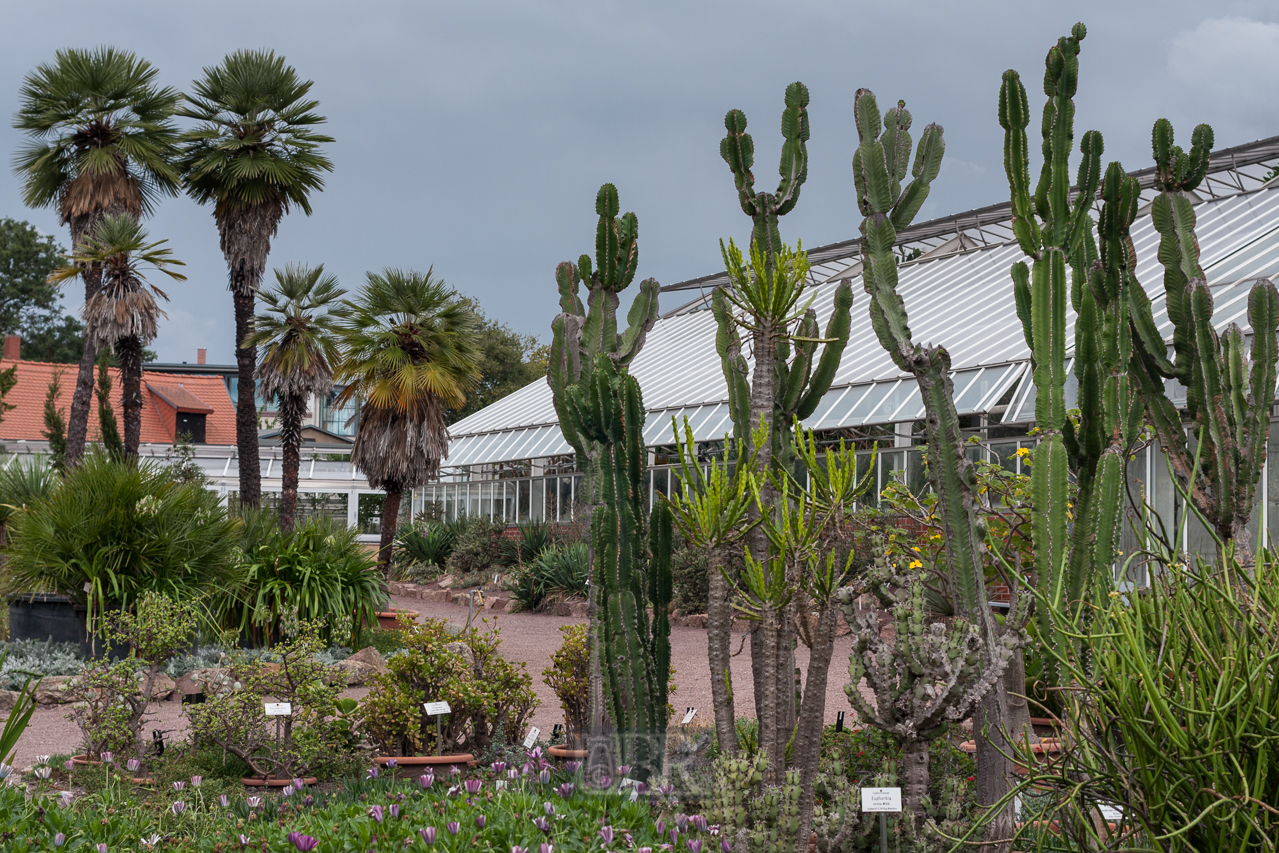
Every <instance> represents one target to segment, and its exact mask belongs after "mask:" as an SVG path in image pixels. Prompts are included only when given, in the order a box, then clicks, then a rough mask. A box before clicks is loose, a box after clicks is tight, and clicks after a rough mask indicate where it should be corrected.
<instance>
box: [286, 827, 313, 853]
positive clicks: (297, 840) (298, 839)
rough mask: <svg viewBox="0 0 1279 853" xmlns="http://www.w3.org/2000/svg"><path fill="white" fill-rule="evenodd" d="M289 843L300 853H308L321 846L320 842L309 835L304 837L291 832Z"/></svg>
mask: <svg viewBox="0 0 1279 853" xmlns="http://www.w3.org/2000/svg"><path fill="white" fill-rule="evenodd" d="M288 839H289V842H290V843H291V844H292V845H293V846H294V847H296V848H297V849H298V850H299V851H300V853H308V851H310V850H314V849H315V848H316V846H317V845H319V843H320V842H319V840H318V839H316V838H312V837H311V836H309V835H303V834H302V833H300V832H290V833H289V835H288Z"/></svg>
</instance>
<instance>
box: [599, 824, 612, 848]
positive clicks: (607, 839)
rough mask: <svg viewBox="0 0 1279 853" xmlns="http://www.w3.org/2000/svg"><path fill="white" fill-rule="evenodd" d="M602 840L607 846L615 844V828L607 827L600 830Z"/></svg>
mask: <svg viewBox="0 0 1279 853" xmlns="http://www.w3.org/2000/svg"><path fill="white" fill-rule="evenodd" d="M600 840H601V841H603V842H604V843H605V844H612V843H613V827H611V826H606V827H604V828H603V829H601V830H600Z"/></svg>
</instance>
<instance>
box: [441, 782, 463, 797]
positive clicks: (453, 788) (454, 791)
mask: <svg viewBox="0 0 1279 853" xmlns="http://www.w3.org/2000/svg"><path fill="white" fill-rule="evenodd" d="M461 790H462V789H461V788H459V787H458V786H457V785H452V786H450V787H449V789H448V790H447V791H445V792H444V796H446V797H452V796H454V795H455V794H457V793H458V792H459V791H461Z"/></svg>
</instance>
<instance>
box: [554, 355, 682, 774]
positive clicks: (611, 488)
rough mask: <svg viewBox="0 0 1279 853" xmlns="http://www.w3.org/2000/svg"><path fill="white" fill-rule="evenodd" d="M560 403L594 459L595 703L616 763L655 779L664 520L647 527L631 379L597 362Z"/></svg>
mask: <svg viewBox="0 0 1279 853" xmlns="http://www.w3.org/2000/svg"><path fill="white" fill-rule="evenodd" d="M567 396H568V400H567V405H566V406H565V415H564V416H565V417H566V418H567V420H568V422H569V424H570V425H571V427H572V429H573V430H574V431H575V432H577V433H578V434H579V435H581V436H582V437H583V438H584V439H585V440H587V441H591V442H594V443H595V444H596V445H598V446H599V447H601V448H602V449H603V455H602V457H601V459H600V473H601V475H602V483H603V495H602V497H603V503H602V505H601V506H599V507H598V508H596V510H595V512H594V514H593V516H592V518H591V545H592V548H593V550H594V554H595V569H594V578H595V581H596V586H597V587H598V589H597V590H596V595H598V596H599V598H598V601H599V604H600V611H599V613H598V614H597V616H596V619H595V621H594V626H595V631H596V636H597V637H598V641H599V649H600V664H601V671H602V675H603V679H604V684H603V688H604V689H603V695H604V699H605V701H606V703H607V707H608V710H609V714H610V717H611V719H612V721H613V724H614V726H615V727H616V731H617V738H616V741H615V743H616V747H617V749H618V752H619V757H620V759H621V760H622V762H623V763H626V764H630V765H633V766H635V767H636V768H637V771H636V772H639V773H641V775H642V774H643V772H645V771H647V772H651V773H657V772H660V771H661V767H662V759H663V756H664V754H665V749H666V690H667V682H668V679H669V677H670V660H671V647H670V622H669V621H668V616H667V607H668V605H669V604H670V601H671V542H672V539H673V527H672V520H671V512H670V508H669V507H668V506H667V505H666V504H664V503H659V504H658V505H657V506H656V507H654V509H653V512H652V517H651V519H646V512H645V504H646V503H647V501H646V500H645V495H646V494H647V492H646V491H645V489H644V488H643V486H644V483H645V474H646V469H647V464H646V460H647V456H648V452H647V450H646V449H645V447H644V440H643V430H644V403H643V399H642V398H641V395H640V387H639V383H638V382H637V381H635V378H634V377H632V376H629V375H626V374H624V373H621V372H620V371H619V369H618V367H617V365H616V364H615V363H614V361H613V359H611V358H609V356H608V355H607V354H601V355H597V356H596V357H595V364H594V368H593V369H592V370H591V371H590V373H588V374H587V376H586V381H585V382H584V383H582V384H581V385H575V386H573V387H571V388H569V390H568V395H567ZM649 607H652V609H653V615H652V616H651V617H650V616H649V615H648V610H647V608H649Z"/></svg>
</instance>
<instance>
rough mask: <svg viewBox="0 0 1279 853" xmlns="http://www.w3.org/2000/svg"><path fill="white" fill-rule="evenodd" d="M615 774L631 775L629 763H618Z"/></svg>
mask: <svg viewBox="0 0 1279 853" xmlns="http://www.w3.org/2000/svg"><path fill="white" fill-rule="evenodd" d="M617 775H619V776H629V775H631V765H629V764H619V765H617Z"/></svg>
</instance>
